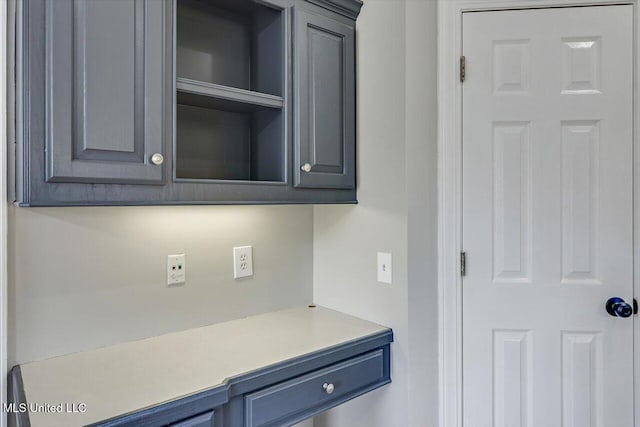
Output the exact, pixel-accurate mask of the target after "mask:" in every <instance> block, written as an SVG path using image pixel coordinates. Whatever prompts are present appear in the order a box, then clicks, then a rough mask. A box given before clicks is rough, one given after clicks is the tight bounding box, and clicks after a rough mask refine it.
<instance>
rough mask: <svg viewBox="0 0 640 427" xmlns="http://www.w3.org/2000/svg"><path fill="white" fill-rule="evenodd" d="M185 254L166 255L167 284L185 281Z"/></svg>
mask: <svg viewBox="0 0 640 427" xmlns="http://www.w3.org/2000/svg"><path fill="white" fill-rule="evenodd" d="M186 258H187V257H186V255H185V254H177V255H168V256H167V285H169V286H171V285H181V284H183V283H186V282H187V259H186Z"/></svg>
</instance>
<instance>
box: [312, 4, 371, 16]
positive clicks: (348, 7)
mask: <svg viewBox="0 0 640 427" xmlns="http://www.w3.org/2000/svg"><path fill="white" fill-rule="evenodd" d="M307 1H308V2H309V3H313V4H317V5H318V6H321V7H324V8H325V9H329V10H331V11H333V12H336V13H339V14H341V15H344V16H346V17H348V18H351V19H354V20H355V19H356V18H357V17H358V15H359V14H360V9H362V5H363V3H362V0H307Z"/></svg>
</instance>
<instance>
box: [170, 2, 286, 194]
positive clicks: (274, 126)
mask: <svg viewBox="0 0 640 427" xmlns="http://www.w3.org/2000/svg"><path fill="white" fill-rule="evenodd" d="M177 5H178V8H177V40H176V44H177V58H176V73H177V78H176V91H177V94H176V95H177V96H176V99H177V104H178V105H177V123H176V142H175V143H176V171H175V174H176V176H175V177H176V179H177V180H234V181H275V182H284V180H285V146H284V143H285V129H284V116H285V115H284V112H283V108H284V100H283V94H284V68H285V51H284V31H285V27H284V25H285V20H284V16H283V12H282V10H278V9H273V8H270V7H268V6H266V5H263V4H259V3H256V2H254V1H252V0H206V1H203V0H178V1H177Z"/></svg>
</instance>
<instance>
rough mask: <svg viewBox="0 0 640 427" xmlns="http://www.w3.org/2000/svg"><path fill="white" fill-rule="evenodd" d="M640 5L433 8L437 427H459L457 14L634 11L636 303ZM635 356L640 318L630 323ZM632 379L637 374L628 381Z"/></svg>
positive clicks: (531, 1)
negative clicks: (582, 8) (541, 10)
mask: <svg viewBox="0 0 640 427" xmlns="http://www.w3.org/2000/svg"><path fill="white" fill-rule="evenodd" d="M639 1H640V0H622V1H620V0H617V1H616V0H591V1H588V0H438V17H437V23H438V59H437V61H438V307H439V312H438V331H439V338H438V359H439V360H438V376H439V378H438V389H439V390H438V395H439V426H440V427H462V280H461V276H460V253H461V252H462V250H463V247H462V83H461V82H460V79H459V60H460V55H462V13H464V12H474V11H489V10H517V9H539V8H551V7H570V6H604V5H614V4H617V5H619V4H631V5H633V11H634V12H633V36H632V37H633V53H634V54H633V158H634V160H633V165H634V168H633V174H634V182H633V197H634V200H633V209H634V212H633V230H634V231H633V234H634V236H633V242H634V244H633V247H634V254H633V257H634V258H633V259H634V266H633V271H634V273H633V275H634V276H633V277H634V289H633V292H634V297H635V298H636V299H637V298H638V297H639V296H640V274H639V273H640V251H637V250H635V247H636V246H637V244H638V243H640V167H638V165H639V164H640V155H639V152H640V144H639V142H638V141H639V136H640V135H639V133H638V125H639V124H640V93H639V88H640V85H639V84H640V51H639V49H640V35H639V31H638V23H640V7H639V5H638V2H639ZM633 322H634V328H633V329H634V332H633V334H634V353H635V355H640V316H634V320H633ZM634 364H635V365H634V367H633V372H630V373H629V374H630V375H634V402H635V404H634V407H635V414H634V419H635V426H636V427H640V426H639V422H640V358H639V357H634ZM634 373H635V374H634Z"/></svg>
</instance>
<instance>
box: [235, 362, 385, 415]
mask: <svg viewBox="0 0 640 427" xmlns="http://www.w3.org/2000/svg"><path fill="white" fill-rule="evenodd" d="M387 382H388V378H387V377H386V376H385V369H384V353H383V351H382V350H376V351H373V352H371V353H367V354H364V355H362V356H358V357H354V358H352V359H349V360H346V361H344V362H341V363H338V364H335V365H332V366H329V367H327V368H324V369H321V370H318V371H315V372H312V373H310V374H307V375H303V376H301V377H298V378H294V379H292V380H289V381H286V382H284V383H281V384H278V385H275V386H273V387H269V388H266V389H264V390H260V391H258V392H255V393H251V394H248V395H247V396H245V426H246V427H267V426H280V425H283V424H285V423H290V422H291V423H292V422H297V421H299V420H302V419H305V418H307V417H309V416H312V415H315V414H317V413H319V412H322V411H324V410H326V409H329V408H331V407H333V406H335V405H338V404H340V403H342V402H344V401H346V400H349V399H352V398H354V397H356V396H359V395H360V394H363V393H365V392H367V391H369V390H371V389H373V388H375V387H378V386H380V385H383V384H386V383H387Z"/></svg>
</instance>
